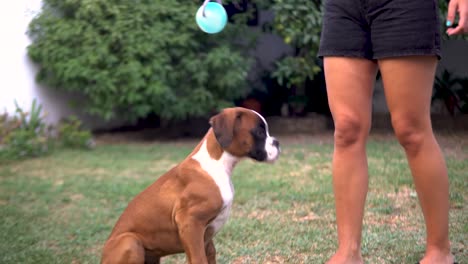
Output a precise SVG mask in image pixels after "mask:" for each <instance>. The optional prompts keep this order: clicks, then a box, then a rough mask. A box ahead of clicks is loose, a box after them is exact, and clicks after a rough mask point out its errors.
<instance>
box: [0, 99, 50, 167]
mask: <svg viewBox="0 0 468 264" xmlns="http://www.w3.org/2000/svg"><path fill="white" fill-rule="evenodd" d="M15 105H16V112H15V115H14V116H13V117H12V118H9V116H8V115H7V114H4V115H2V117H1V118H0V122H1V126H0V135H1V138H0V146H1V147H0V158H2V159H21V158H27V157H36V156H40V155H45V154H47V153H49V152H50V149H51V148H50V147H51V144H50V140H49V128H48V127H47V126H46V124H45V123H44V120H43V115H42V106H41V105H38V104H37V102H36V100H34V101H33V103H32V106H31V110H30V112H25V111H24V110H23V109H22V108H21V107H20V106H19V105H18V104H17V103H16V102H15Z"/></svg>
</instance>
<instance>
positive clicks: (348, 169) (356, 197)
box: [324, 57, 377, 264]
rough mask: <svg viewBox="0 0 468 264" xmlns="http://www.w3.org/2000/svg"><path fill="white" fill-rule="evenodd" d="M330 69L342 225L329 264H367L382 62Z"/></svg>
mask: <svg viewBox="0 0 468 264" xmlns="http://www.w3.org/2000/svg"><path fill="white" fill-rule="evenodd" d="M324 66H325V78H326V83H327V93H328V101H329V105H330V110H331V112H332V116H333V121H334V124H335V135H334V139H335V147H334V153H333V163H332V174H333V191H334V194H335V208H336V223H337V226H338V250H337V251H336V253H335V254H334V255H333V256H332V257H331V258H330V260H329V261H328V262H327V263H328V264H339V263H341V264H344V263H346V264H351V263H353V264H354V263H359V264H361V263H364V262H363V260H362V256H361V231H362V218H363V214H364V205H365V200H366V195H367V189H368V172H367V157H366V141H367V137H368V134H369V130H370V125H371V116H372V114H371V112H372V92H373V86H374V80H375V75H376V72H377V64H376V63H375V62H373V61H370V60H366V59H358V58H344V57H326V58H325V59H324Z"/></svg>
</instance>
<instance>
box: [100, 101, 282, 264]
mask: <svg viewBox="0 0 468 264" xmlns="http://www.w3.org/2000/svg"><path fill="white" fill-rule="evenodd" d="M210 124H211V128H210V129H209V130H208V132H207V133H206V135H205V136H204V138H203V139H202V140H201V142H200V143H199V144H198V146H197V147H196V148H195V149H194V150H193V152H192V153H191V154H190V155H189V156H188V157H187V158H185V159H184V160H183V161H182V162H181V163H180V164H178V165H176V166H175V167H174V168H172V169H171V170H169V171H168V172H167V173H165V174H164V175H162V176H161V177H159V178H158V179H157V180H156V181H155V182H154V183H153V184H151V185H150V186H149V187H147V188H146V189H145V190H144V191H142V192H141V193H140V194H138V195H137V196H136V197H135V198H134V199H133V200H132V201H131V202H130V203H129V204H128V207H127V208H126V209H125V210H124V212H123V213H122V215H121V216H120V218H119V219H118V221H117V223H116V224H115V227H114V229H113V230H112V232H111V234H110V236H109V238H108V240H107V242H106V243H105V245H104V249H103V253H102V259H101V263H103V264H118V263H122V264H123V263H125V264H132V263H160V258H161V257H163V256H166V255H170V254H176V253H183V252H185V253H186V255H187V259H188V262H189V263H191V264H204V263H210V264H212V263H216V250H215V246H214V244H213V237H214V236H215V234H216V233H217V232H218V231H219V230H220V229H221V227H222V226H223V225H224V223H225V222H226V221H227V219H228V217H229V213H230V210H231V205H232V201H233V198H234V188H233V185H232V181H231V174H232V171H233V169H234V167H235V165H236V164H237V163H238V162H239V161H240V160H241V159H243V158H252V159H254V160H257V161H260V162H274V161H275V160H276V159H277V158H278V156H279V153H280V148H279V142H278V141H277V140H276V139H275V138H273V137H271V136H270V135H269V133H268V124H267V122H266V121H265V119H264V118H263V117H262V116H261V115H260V114H258V113H257V112H255V111H252V110H249V109H245V108H240V107H235V108H227V109H224V110H223V111H222V112H221V113H219V114H217V115H215V116H213V117H212V118H211V119H210Z"/></svg>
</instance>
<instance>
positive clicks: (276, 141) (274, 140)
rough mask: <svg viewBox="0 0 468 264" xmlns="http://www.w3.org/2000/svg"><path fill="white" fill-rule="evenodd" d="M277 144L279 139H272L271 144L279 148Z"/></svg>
mask: <svg viewBox="0 0 468 264" xmlns="http://www.w3.org/2000/svg"><path fill="white" fill-rule="evenodd" d="M279 145H280V143H279V141H278V140H277V139H273V146H275V147H277V148H279Z"/></svg>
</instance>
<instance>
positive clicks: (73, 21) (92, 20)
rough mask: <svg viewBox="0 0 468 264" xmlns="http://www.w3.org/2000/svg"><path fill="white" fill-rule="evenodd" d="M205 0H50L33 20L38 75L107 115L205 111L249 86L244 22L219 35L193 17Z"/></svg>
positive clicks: (179, 114) (229, 100)
mask: <svg viewBox="0 0 468 264" xmlns="http://www.w3.org/2000/svg"><path fill="white" fill-rule="evenodd" d="M201 3H202V1H201V0H200V1H194V0H191V1H182V0H158V1H146V0H138V1H121V0H94V1H85V0H67V1H63V0H44V6H43V10H42V11H41V13H40V14H39V15H38V16H37V17H36V18H35V19H34V20H33V21H32V22H31V24H30V28H29V32H28V34H29V35H30V36H31V38H32V41H33V42H32V44H31V45H30V46H29V48H28V51H29V56H30V57H31V58H32V60H33V61H34V62H36V63H37V64H39V66H40V68H39V72H38V74H37V79H38V80H39V81H40V82H43V83H46V84H47V85H49V86H51V87H55V88H56V89H59V90H65V91H71V92H79V93H82V94H84V95H85V96H86V97H87V100H86V101H85V104H84V106H83V107H84V109H85V110H86V111H87V112H88V113H91V114H94V115H97V116H100V117H104V118H106V119H111V118H120V119H123V118H124V119H133V120H134V119H137V118H140V117H145V116H147V115H148V114H151V113H153V114H157V115H159V116H161V117H163V118H166V119H183V118H187V117H189V116H201V115H205V114H207V113H209V112H211V111H214V110H217V109H218V108H221V107H225V106H227V105H230V104H231V103H232V102H233V100H234V99H236V98H239V97H241V96H242V95H244V94H245V93H246V92H247V89H248V85H247V82H246V76H247V73H248V71H249V68H250V59H248V58H247V56H246V55H245V54H243V51H244V50H246V46H245V43H248V41H239V39H238V38H239V37H238V36H239V35H241V36H246V33H245V32H246V31H245V30H244V28H243V26H240V25H236V24H233V23H230V24H228V26H227V27H226V29H225V30H224V31H223V32H222V33H220V34H216V35H209V34H206V33H203V32H202V31H201V30H199V29H198V28H197V25H196V23H195V18H194V16H195V13H196V10H197V8H198V7H199V6H200V5H201Z"/></svg>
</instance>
